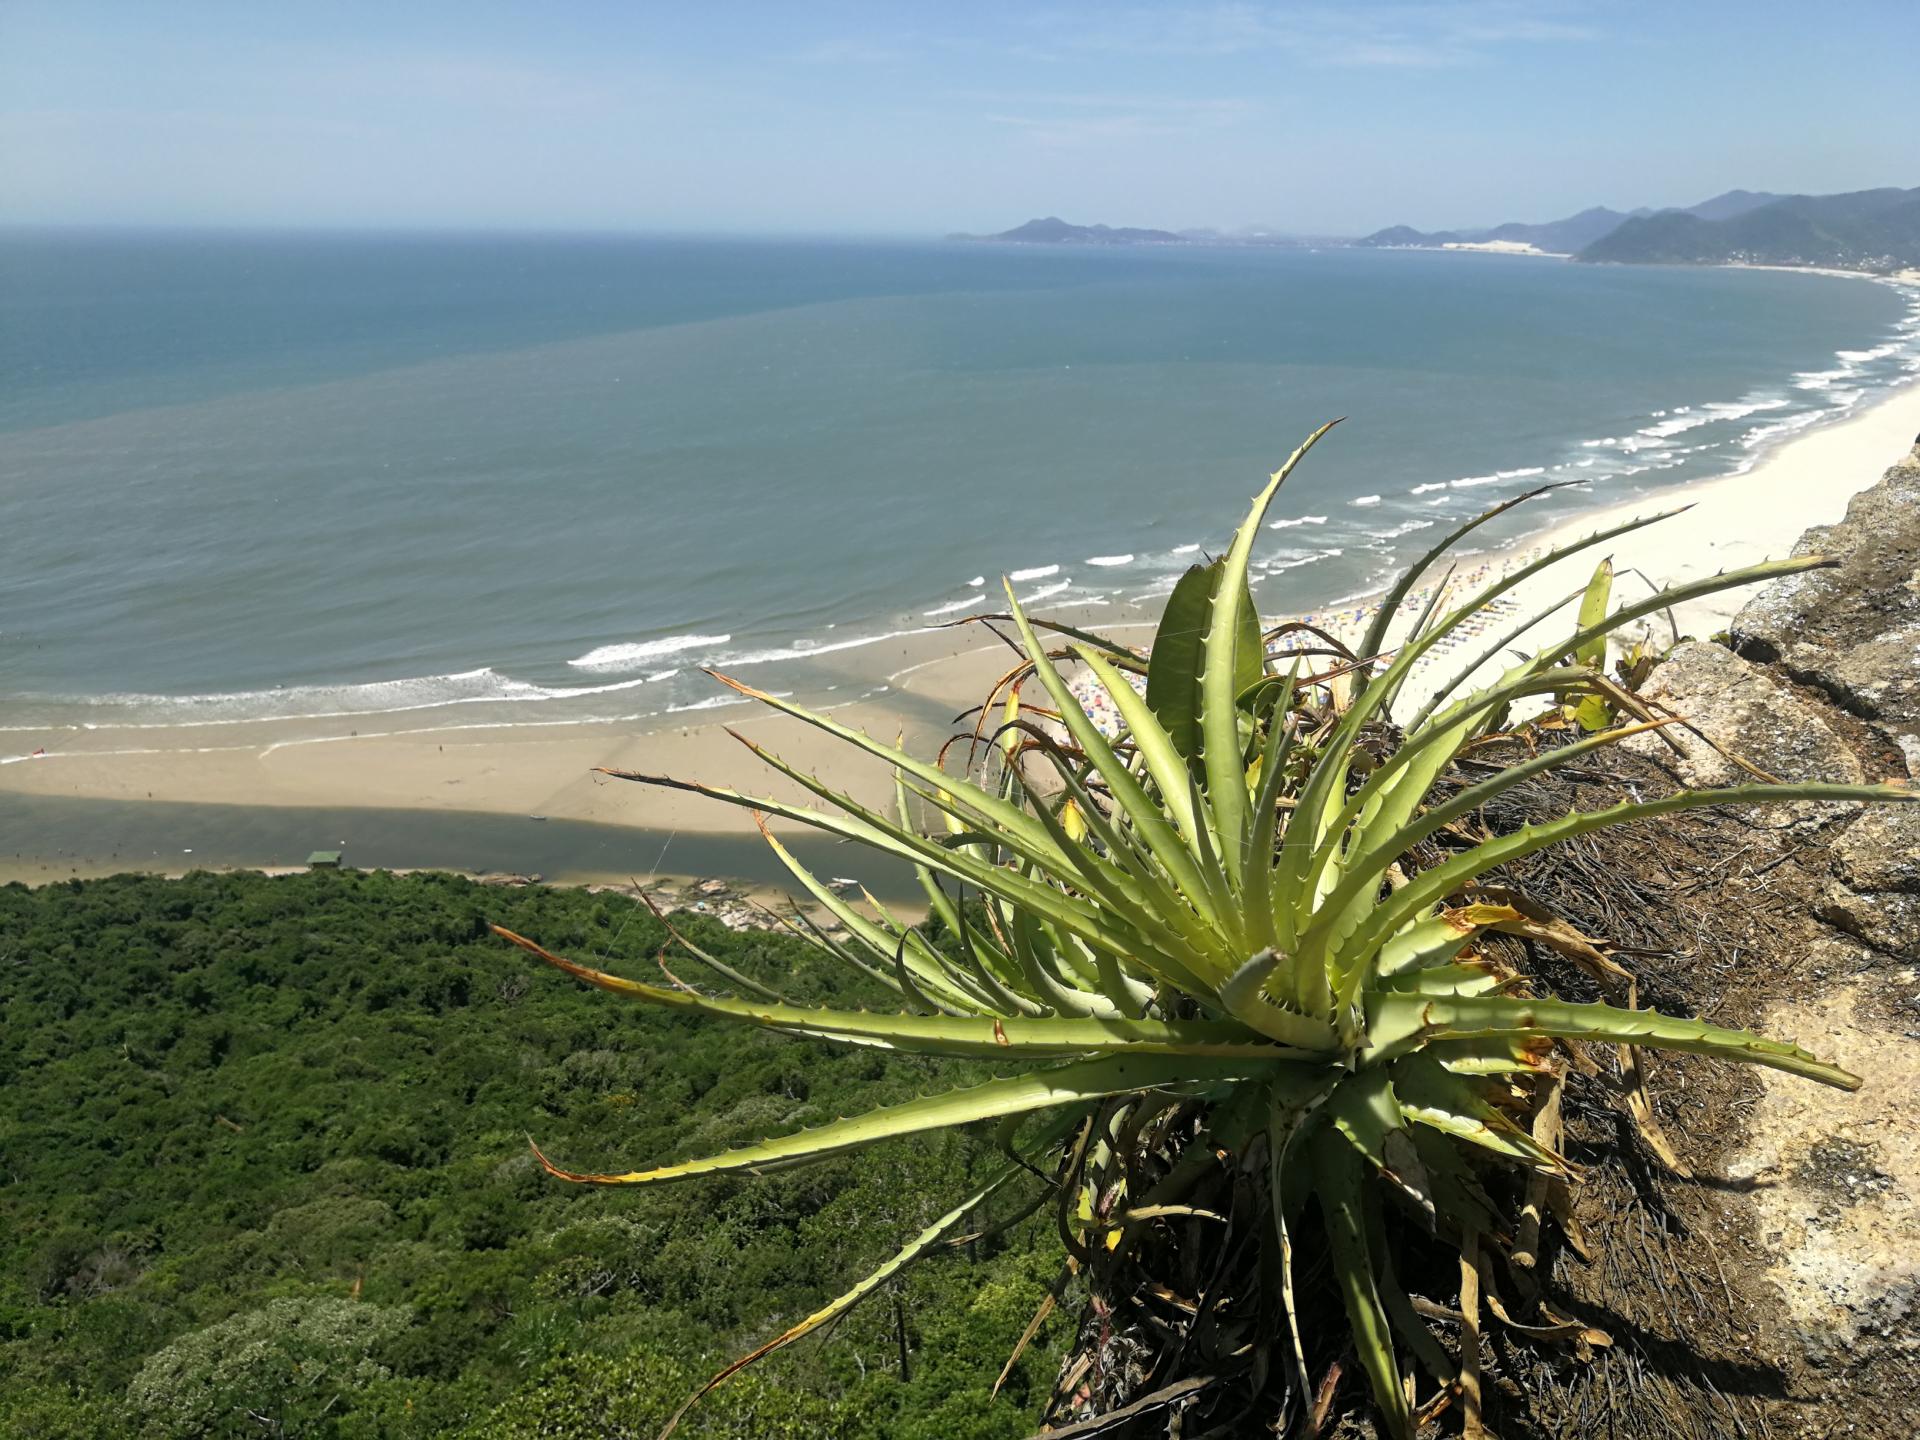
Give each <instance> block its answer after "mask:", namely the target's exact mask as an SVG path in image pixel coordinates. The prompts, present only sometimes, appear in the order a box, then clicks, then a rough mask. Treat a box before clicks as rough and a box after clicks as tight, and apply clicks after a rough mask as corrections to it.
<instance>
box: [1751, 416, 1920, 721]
mask: <svg viewBox="0 0 1920 1440" xmlns="http://www.w3.org/2000/svg"><path fill="white" fill-rule="evenodd" d="M1794 553H1795V554H1799V555H1810V554H1821V555H1829V556H1832V557H1833V558H1834V559H1836V560H1838V561H1839V562H1840V563H1839V564H1838V565H1836V566H1835V567H1834V568H1832V569H1829V570H1814V571H1809V572H1807V573H1805V574H1802V575H1795V576H1790V577H1789V578H1787V579H1785V580H1782V581H1779V582H1777V583H1775V584H1773V585H1769V586H1768V587H1767V588H1766V589H1765V590H1763V591H1761V592H1760V593H1759V594H1758V595H1756V596H1754V598H1753V599H1752V600H1750V601H1749V602H1748V603H1747V605H1746V606H1745V608H1743V609H1742V610H1741V611H1740V613H1739V614H1738V615H1737V616H1735V617H1734V621H1733V625H1732V627H1731V630H1730V634H1731V637H1732V640H1733V645H1734V648H1735V649H1736V650H1738V651H1739V652H1740V654H1741V655H1742V656H1744V657H1745V658H1747V659H1749V660H1753V661H1758V662H1760V663H1763V664H1778V665H1779V666H1780V668H1781V669H1782V670H1783V671H1784V672H1786V673H1787V674H1788V675H1791V676H1792V677H1793V678H1795V679H1796V680H1800V681H1802V682H1804V683H1806V684H1809V685H1814V686H1817V687H1818V688H1820V689H1822V690H1824V691H1826V692H1827V693H1828V694H1829V695H1831V696H1833V697H1834V699H1835V700H1836V701H1837V702H1838V703H1840V704H1842V705H1844V706H1845V707H1846V708H1847V709H1849V710H1851V711H1852V712H1853V713H1855V714H1857V715H1861V716H1864V717H1865V718H1867V719H1871V720H1877V721H1880V722H1881V723H1883V724H1885V725H1887V726H1888V728H1889V729H1891V730H1893V731H1895V732H1896V733H1897V734H1904V735H1909V736H1912V735H1916V734H1920V444H1916V445H1915V446H1914V449H1913V451H1912V453H1910V454H1909V455H1908V456H1907V457H1906V459H1904V460H1902V461H1901V462H1900V463H1899V464H1897V465H1895V466H1894V467H1893V468H1892V469H1890V470H1888V471H1887V473H1886V475H1885V477H1884V478H1883V479H1882V480H1881V481H1880V483H1879V484H1878V485H1875V486H1873V487H1872V488H1871V489H1869V490H1863V491H1862V492H1861V493H1860V494H1858V495H1856V496H1855V497H1854V498H1853V502H1852V503H1851V504H1850V505H1848V506H1847V514H1846V518H1845V519H1844V520H1842V521H1841V522H1840V523H1839V524H1838V525H1825V526H1819V527H1816V528H1815V529H1812V530H1809V531H1808V532H1807V533H1806V534H1805V535H1803V536H1802V537H1801V539H1800V543H1799V544H1798V545H1797V546H1795V547H1794Z"/></svg>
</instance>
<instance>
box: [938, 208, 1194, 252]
mask: <svg viewBox="0 0 1920 1440" xmlns="http://www.w3.org/2000/svg"><path fill="white" fill-rule="evenodd" d="M948 238H949V239H953V240H1002V241H1007V242H1010V243H1013V244H1018V245H1181V244H1186V243H1187V240H1186V237H1185V236H1181V235H1176V234H1174V233H1173V231H1171V230H1135V229H1129V228H1127V227H1124V226H1121V227H1115V226H1111V225H1071V224H1069V223H1068V222H1066V221H1065V220H1062V219H1061V218H1060V217H1059V216H1057V215H1049V216H1047V217H1046V218H1045V219H1044V220H1029V221H1027V223H1026V224H1024V225H1016V226H1014V228H1013V229H1011V230H1002V231H1001V232H1000V233H999V234H998V235H953V236H949V237H948Z"/></svg>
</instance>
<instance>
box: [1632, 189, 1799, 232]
mask: <svg viewBox="0 0 1920 1440" xmlns="http://www.w3.org/2000/svg"><path fill="white" fill-rule="evenodd" d="M1785 198H1786V197H1785V196H1782V195H1769V194H1768V193H1767V192H1766V191H1764V190H1729V191H1727V193H1726V194H1724V195H1716V196H1714V197H1713V198H1712V199H1711V200H1702V201H1701V202H1700V203H1699V204H1698V205H1689V206H1688V207H1687V213H1688V214H1689V215H1697V216H1699V217H1700V218H1701V219H1702V220H1731V219H1733V218H1734V217H1735V216H1736V215H1744V214H1746V213H1747V212H1748V211H1749V210H1758V209H1759V208H1760V207H1761V206H1762V205H1771V204H1772V203H1773V202H1774V201H1776V200H1782V199H1785ZM1636 213H1638V212H1636ZM1595 238H1598V237H1595Z"/></svg>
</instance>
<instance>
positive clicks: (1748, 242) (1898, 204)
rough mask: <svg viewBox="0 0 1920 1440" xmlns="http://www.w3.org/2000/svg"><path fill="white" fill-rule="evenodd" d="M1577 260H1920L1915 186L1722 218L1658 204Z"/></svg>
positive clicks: (1846, 263) (1794, 200)
mask: <svg viewBox="0 0 1920 1440" xmlns="http://www.w3.org/2000/svg"><path fill="white" fill-rule="evenodd" d="M1577 258H1579V259H1581V260H1595V261H1611V262H1615V263H1646V262H1656V263H1666V264H1725V263H1727V262H1729V261H1740V262H1744V263H1747V264H1753V265H1822V266H1834V267H1840V268H1845V269H1850V270H1896V269H1900V268H1902V267H1904V266H1909V265H1920V189H1913V190H1891V189H1890V190H1860V191H1856V192H1854V193H1852V194H1848V195H1788V196H1784V197H1780V198H1776V199H1774V200H1773V201H1772V202H1771V203H1769V204H1766V205H1762V206H1760V207H1759V208H1758V209H1753V210H1747V211H1745V212H1744V213H1741V214H1737V215H1733V216H1731V217H1728V218H1724V219H1706V218H1703V217H1702V216H1700V215H1697V214H1691V213H1689V212H1686V211H1681V210H1663V211H1661V212H1660V213H1659V214H1657V215H1647V216H1642V217H1639V218H1636V219H1632V220H1628V221H1627V222H1626V223H1625V224H1623V225H1621V226H1620V227H1619V228H1618V229H1616V230H1614V231H1612V232H1611V233H1609V234H1607V235H1604V236H1602V237H1601V238H1599V239H1598V240H1596V241H1594V242H1593V243H1592V244H1591V245H1589V246H1588V247H1587V248H1586V249H1584V250H1582V251H1581V252H1580V254H1579V256H1578V257H1577Z"/></svg>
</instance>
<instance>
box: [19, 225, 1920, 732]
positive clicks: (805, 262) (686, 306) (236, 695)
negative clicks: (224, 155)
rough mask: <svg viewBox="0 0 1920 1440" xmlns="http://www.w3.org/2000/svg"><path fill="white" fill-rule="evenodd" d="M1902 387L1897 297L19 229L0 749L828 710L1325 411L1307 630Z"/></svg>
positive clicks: (1199, 493)
mask: <svg viewBox="0 0 1920 1440" xmlns="http://www.w3.org/2000/svg"><path fill="white" fill-rule="evenodd" d="M1916 371H1920V309H1917V308H1916V302H1915V300H1914V297H1913V295H1912V292H1902V291H1899V290H1896V289H1895V288H1892V287H1889V286H1884V285H1879V284H1870V283H1864V282H1861V281H1858V280H1847V279H1834V278H1825V277H1820V276H1814V275H1786V274H1778V273H1768V272H1759V271H1739V270H1690V269H1666V268H1610V267H1588V266H1577V265H1570V264H1563V263H1559V262H1553V261H1543V260H1536V259H1526V258H1511V257H1499V256H1479V255H1474V256H1466V255H1433V254H1419V253H1406V252H1398V253H1381V252H1368V251H1346V250H1329V251H1324V252H1290V251H1264V250H1257V249H1231V248H1225V249H1202V248H1181V249H1165V250H1161V249H1152V250H1140V249H1125V250H1098V249H1090V250H1083V249H1078V248H1027V247H1003V246H984V245H964V244H935V243H928V244H913V243H858V242H837V243H836V242H804V243H803V242H781V241H741V240H693V239H684V240H683V239H673V240H667V239H609V238H501V237H449V236H405V237H357V236H271V235H262V236H222V237H211V238H210V237H205V236H183V235H125V234H120V235H45V234H13V235H8V236H0V727H4V728H5V729H7V730H9V731H12V732H15V744H12V745H9V744H0V751H8V750H13V749H16V748H21V749H24V748H25V746H24V743H23V742H22V741H21V737H22V736H23V735H24V736H29V737H30V736H31V735H32V734H33V733H34V732H35V731H37V730H42V729H53V728H57V727H61V726H95V727H106V726H151V725H161V724H179V723H218V722H225V721H235V720H239V721H250V720H267V719H274V718H283V717H289V716H328V717H335V718H337V717H340V716H355V717H357V716H365V717H367V723H368V725H369V727H370V728H374V729H382V728H389V729H390V728H404V727H408V726H416V725H426V724H435V725H438V724H447V723H474V724H496V723H519V724H532V723H542V722H543V721H547V720H553V719H573V718H582V717H626V718H636V719H637V718H645V717H658V716H662V715H672V714H678V713H680V712H682V711H686V710H689V709H693V708H697V707H701V706H705V705H712V704H717V703H725V697H716V696H715V693H714V688H713V686H712V682H711V681H709V680H707V678H706V677H704V676H703V675H701V674H699V673H698V667H699V666H700V665H703V664H718V665H721V666H723V667H725V668H727V669H730V670H733V671H737V672H738V673H740V674H741V675H742V676H743V677H745V678H747V679H749V680H752V681H753V682H755V683H757V684H761V685H763V686H766V687H768V688H775V689H784V690H792V691H798V692H801V693H805V694H809V695H816V696H819V697H822V698H833V697H834V696H835V695H841V696H844V695H846V694H847V693H850V692H852V691H854V690H855V689H857V688H858V687H862V686H867V687H870V686H872V685H873V684H875V683H877V681H876V676H877V675H878V673H879V671H880V669H881V668H882V667H881V666H880V665H879V664H878V662H877V659H876V657H878V656H879V655H880V654H881V653H882V651H883V650H884V648H885V644H886V642H887V640H889V639H896V638H897V637H898V636H899V635H900V634H901V633H902V632H906V631H911V630H914V629H917V628H921V627H925V626H929V625H933V624H937V623H939V622H941V621H942V620H946V619H951V618H953V617H954V616H956V615H960V614H964V613H966V612H968V611H969V610H972V609H974V608H977V607H978V606H980V605H981V604H982V603H992V602H991V596H992V593H993V591H994V588H995V585H996V577H998V576H999V575H1001V574H1006V575H1009V576H1010V577H1011V578H1012V579H1013V581H1014V582H1015V584H1016V587H1017V588H1018V590H1019V592H1020V593H1021V594H1022V596H1023V597H1024V598H1026V599H1028V600H1030V601H1032V602H1033V603H1034V604H1035V605H1036V606H1038V607H1040V608H1041V609H1043V610H1044V609H1047V608H1049V607H1052V606H1066V605H1075V606H1079V605H1089V606H1093V607H1095V609H1096V612H1097V608H1098V607H1099V606H1100V605H1102V604H1116V603H1118V602H1121V601H1126V600H1138V599H1142V598H1150V597H1152V596H1153V595H1155V594H1158V593H1162V592H1164V591H1165V590H1166V589H1167V588H1169V587H1170V586H1171V584H1172V581H1173V579H1174V577H1175V576H1176V575H1177V574H1178V573H1179V571H1180V570H1181V569H1182V568H1183V567H1184V566H1185V565H1186V564H1188V563H1190V562H1191V561H1192V560H1193V559H1195V558H1197V557H1198V555H1199V553H1200V550H1201V547H1204V546H1217V545H1219V544H1221V543H1223V542H1224V539H1225V537H1226V535H1227V533H1228V532H1229V530H1230V529H1231V526H1232V525H1233V523H1234V522H1235V521H1236V520H1237V519H1238V517H1239V515H1240V513H1242V509H1243V507H1244V505H1245V502H1246V498H1247V496H1248V495H1250V494H1251V493H1253V491H1254V490H1255V489H1257V488H1258V487H1259V485H1260V483H1261V482H1262V480H1263V478H1264V476H1265V475H1266V473H1267V472H1268V471H1270V470H1271V469H1273V468H1274V467H1275V466H1276V465H1277V464H1278V463H1279V462H1280V461H1281V460H1282V459H1283V458H1284V457H1285V456H1286V454H1287V453H1288V451H1289V450H1290V449H1291V448H1292V447H1293V445H1294V444H1295V443H1296V442H1297V441H1298V440H1299V439H1300V438H1302V437H1303V436H1304V435H1305V434H1306V433H1307V432H1308V431H1309V430H1310V429H1311V428H1313V427H1314V426H1315V425H1317V424H1318V423H1320V422H1321V421H1324V420H1326V419H1330V418H1332V417H1334V416H1338V415H1344V416H1347V417H1349V418H1348V421H1347V423H1346V424H1345V425H1343V426H1341V427H1340V428H1339V429H1338V430H1336V431H1335V432H1334V434H1333V435H1332V436H1331V437H1330V438H1329V439H1328V440H1327V441H1326V442H1325V443H1324V444H1323V445H1322V447H1321V448H1320V449H1319V450H1317V451H1316V452H1315V454H1314V455H1313V456H1312V457H1311V458H1310V459H1309V461H1308V462H1307V464H1306V465H1305V466H1303V468H1302V469H1301V470H1300V471H1299V472H1298V473H1297V476H1296V478H1295V479H1294V480H1293V481H1292V482H1291V483H1290V485H1289V488H1288V491H1287V493H1286V494H1285V496H1284V497H1283V499H1282V501H1281V504H1280V506H1279V508H1278V510H1277V511H1276V512H1275V513H1276V516H1277V517H1278V518H1277V519H1276V522H1275V527H1274V528H1273V529H1272V530H1271V531H1270V532H1269V533H1268V534H1267V535H1266V536H1265V537H1263V539H1264V543H1263V545H1262V547H1261V550H1260V552H1259V553H1258V555H1257V565H1258V569H1257V574H1258V576H1259V581H1258V593H1259V598H1260V600H1261V603H1262V605H1263V607H1264V608H1266V609H1268V610H1270V611H1279V610H1291V609H1306V608H1311V607H1312V606H1314V605H1316V604H1319V603H1323V602H1326V601H1330V600H1333V599H1336V598H1339V597H1344V596H1351V595H1354V594H1356V593H1360V592H1364V591H1366V590H1367V589H1369V588H1372V587H1375V586H1377V585H1378V584H1379V582H1380V581H1381V579H1382V578H1383V577H1384V576H1386V575H1387V574H1389V573H1390V572H1391V570H1392V569H1393V568H1394V567H1395V565H1396V564H1397V563H1399V562H1401V561H1404V560H1405V559H1406V558H1408V557H1409V556H1410V555H1411V554H1413V553H1416V552H1417V550H1418V549H1420V548H1424V545H1425V544H1430V543H1431V542H1432V540H1433V539H1435V538H1437V537H1438V535H1439V534H1441V533H1443V527H1445V526H1446V525H1447V524H1448V523H1449V522H1457V521H1459V520H1460V519H1463V518H1465V517H1467V516H1468V515H1470V514H1472V513H1474V512H1475V511H1477V510H1478V509H1480V508H1483V507H1485V506H1487V505H1489V504H1491V503H1493V502H1495V501H1497V500H1499V499H1501V498H1503V497H1506V496H1508V495H1511V494H1513V493H1515V492H1517V491H1518V490H1520V489H1522V488H1526V487H1529V486H1532V485H1536V484H1539V483H1542V482H1544V481H1550V480H1576V481H1580V482H1583V483H1582V484H1581V486H1580V487H1579V488H1577V489H1571V490H1563V491H1559V492H1556V494H1555V495H1554V496H1552V497H1550V498H1549V499H1548V500H1545V501H1542V502H1538V503H1537V504H1536V505H1535V506H1533V507H1525V510H1523V512H1520V514H1519V515H1518V516H1516V517H1514V518H1513V519H1511V521H1510V522H1509V523H1507V524H1506V528H1504V529H1502V530H1498V531H1496V532H1495V533H1493V534H1492V535H1491V536H1490V537H1489V539H1488V540H1487V542H1486V543H1487V544H1489V545H1498V544H1510V543H1515V542H1516V541H1517V540H1518V539H1519V538H1520V537H1521V536H1522V534H1523V532H1524V531H1525V530H1527V529H1529V528H1539V527H1542V526H1545V525H1548V524H1551V523H1556V522H1557V521H1559V520H1562V519H1564V518H1565V517H1566V516H1567V514H1568V513H1569V512H1570V511H1572V510H1574V509H1576V508H1578V507H1580V506H1591V505H1598V504H1609V503H1613V502H1615V501H1617V500H1619V499H1622V498H1625V497H1627V496H1629V495H1631V494H1633V493H1635V492H1637V491H1642V490H1651V489H1654V488H1660V487H1665V486H1667V485H1671V484H1674V483H1676V482H1679V481H1683V480H1686V479H1689V478H1694V477H1697V476H1706V475H1715V474H1724V473H1727V472H1728V471H1730V470H1736V469H1740V468H1743V467H1745V466H1749V465H1751V464H1752V463H1753V460H1754V458H1755V457H1756V456H1757V455H1758V454H1760V453H1761V452H1763V451H1764V449H1765V448H1766V447H1767V446H1769V445H1770V444H1774V443H1778V442H1779V441H1781V440H1782V439H1784V438H1786V437H1788V436H1790V435H1792V434H1794V433H1796V432H1798V431H1800V430H1802V429H1804V428H1806V427H1808V426H1811V425H1816V424H1819V423H1821V422H1823V421H1826V420H1830V419H1833V418H1835V417H1837V416H1840V415H1843V414H1845V413H1846V412H1847V411H1848V410H1850V409H1852V408H1854V407H1857V406H1859V405H1862V404H1865V403H1868V402H1869V401H1870V400H1871V398H1872V397H1873V396H1874V394H1875V393H1876V392H1877V391H1880V390H1882V389H1884V388H1885V387H1887V386H1890V385H1893V384H1896V383H1900V382H1901V381H1903V380H1911V379H1912V378H1913V376H1914V374H1915V372H1916ZM1852 478H1856V479H1857V478H1858V477H1852ZM1526 511H1531V513H1530V514H1528V513H1526ZM983 596H984V597H988V598H987V599H986V600H985V601H984V602H983V598H982V597H983Z"/></svg>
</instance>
